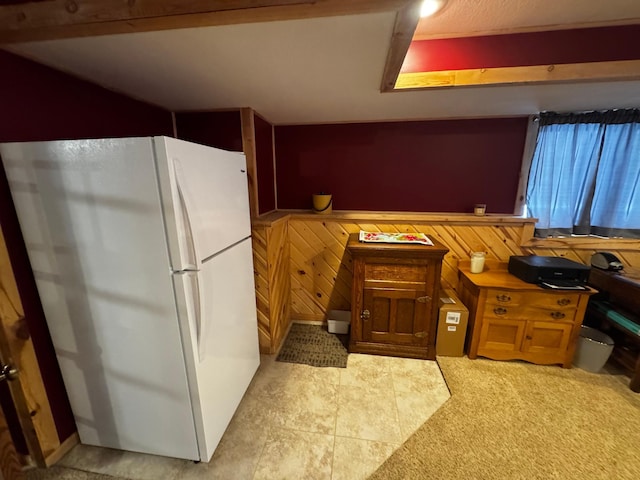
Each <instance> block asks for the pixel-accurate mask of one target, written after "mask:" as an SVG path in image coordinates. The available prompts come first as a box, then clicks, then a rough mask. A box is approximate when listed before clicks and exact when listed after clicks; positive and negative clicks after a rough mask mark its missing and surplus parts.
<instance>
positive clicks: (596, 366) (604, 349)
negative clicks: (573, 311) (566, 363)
mask: <svg viewBox="0 0 640 480" xmlns="http://www.w3.org/2000/svg"><path fill="white" fill-rule="evenodd" d="M613 345H614V342H613V339H612V338H611V337H610V336H609V335H606V334H604V333H602V332H601V331H600V330H596V329H595V328H591V327H587V326H586V325H582V327H581V329H580V336H579V337H578V344H577V345H576V354H575V356H574V357H573V364H574V365H575V366H576V367H578V368H581V369H583V370H586V371H588V372H593V373H598V372H599V371H600V370H601V369H602V367H604V364H605V363H607V360H609V355H611V352H612V351H613Z"/></svg>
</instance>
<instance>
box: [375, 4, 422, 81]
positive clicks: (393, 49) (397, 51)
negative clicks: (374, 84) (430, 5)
mask: <svg viewBox="0 0 640 480" xmlns="http://www.w3.org/2000/svg"><path fill="white" fill-rule="evenodd" d="M421 6H422V0H413V1H411V2H407V4H406V5H405V6H404V7H403V8H401V9H400V10H398V13H397V14H396V22H395V25H394V27H393V35H392V36H391V46H390V47H389V51H388V53H387V61H386V63H385V66H384V72H383V74H382V84H381V85H380V91H381V92H392V91H393V90H394V87H395V85H396V80H397V79H398V75H399V74H400V69H401V68H402V63H403V62H404V58H405V57H406V56H407V52H408V51H409V47H410V46H411V41H412V39H413V34H414V32H415V30H416V27H417V25H418V21H419V20H420V7H421Z"/></svg>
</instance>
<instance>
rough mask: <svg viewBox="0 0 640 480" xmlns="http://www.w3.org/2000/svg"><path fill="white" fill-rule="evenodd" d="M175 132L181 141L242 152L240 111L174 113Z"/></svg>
mask: <svg viewBox="0 0 640 480" xmlns="http://www.w3.org/2000/svg"><path fill="white" fill-rule="evenodd" d="M176 132H177V137H178V138H181V139H183V140H188V141H190V142H195V143H200V144H202V145H208V146H210V147H216V148H222V149H223V150H231V151H233V152H242V119H241V117H240V110H229V111H224V112H182V113H176Z"/></svg>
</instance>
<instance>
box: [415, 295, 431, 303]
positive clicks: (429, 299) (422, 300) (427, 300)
mask: <svg viewBox="0 0 640 480" xmlns="http://www.w3.org/2000/svg"><path fill="white" fill-rule="evenodd" d="M416 301H417V302H420V303H427V302H430V301H431V297H430V296H429V295H425V296H424V297H418V298H416Z"/></svg>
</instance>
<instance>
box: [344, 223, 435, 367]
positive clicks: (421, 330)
mask: <svg viewBox="0 0 640 480" xmlns="http://www.w3.org/2000/svg"><path fill="white" fill-rule="evenodd" d="M434 243H435V245H433V246H427V245H419V244H395V243H389V244H383V243H362V242H359V241H358V235H357V234H352V235H351V236H350V238H349V242H348V244H347V249H348V251H349V252H350V253H351V256H352V259H353V286H352V297H351V336H350V339H349V351H350V352H353V353H372V354H380V355H392V356H399V357H412V358H426V359H434V358H435V334H436V332H435V328H436V322H437V314H438V294H439V286H440V271H441V267H442V258H443V256H444V255H445V254H446V253H447V252H448V249H447V248H446V247H444V246H442V245H441V244H439V243H436V242H434Z"/></svg>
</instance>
